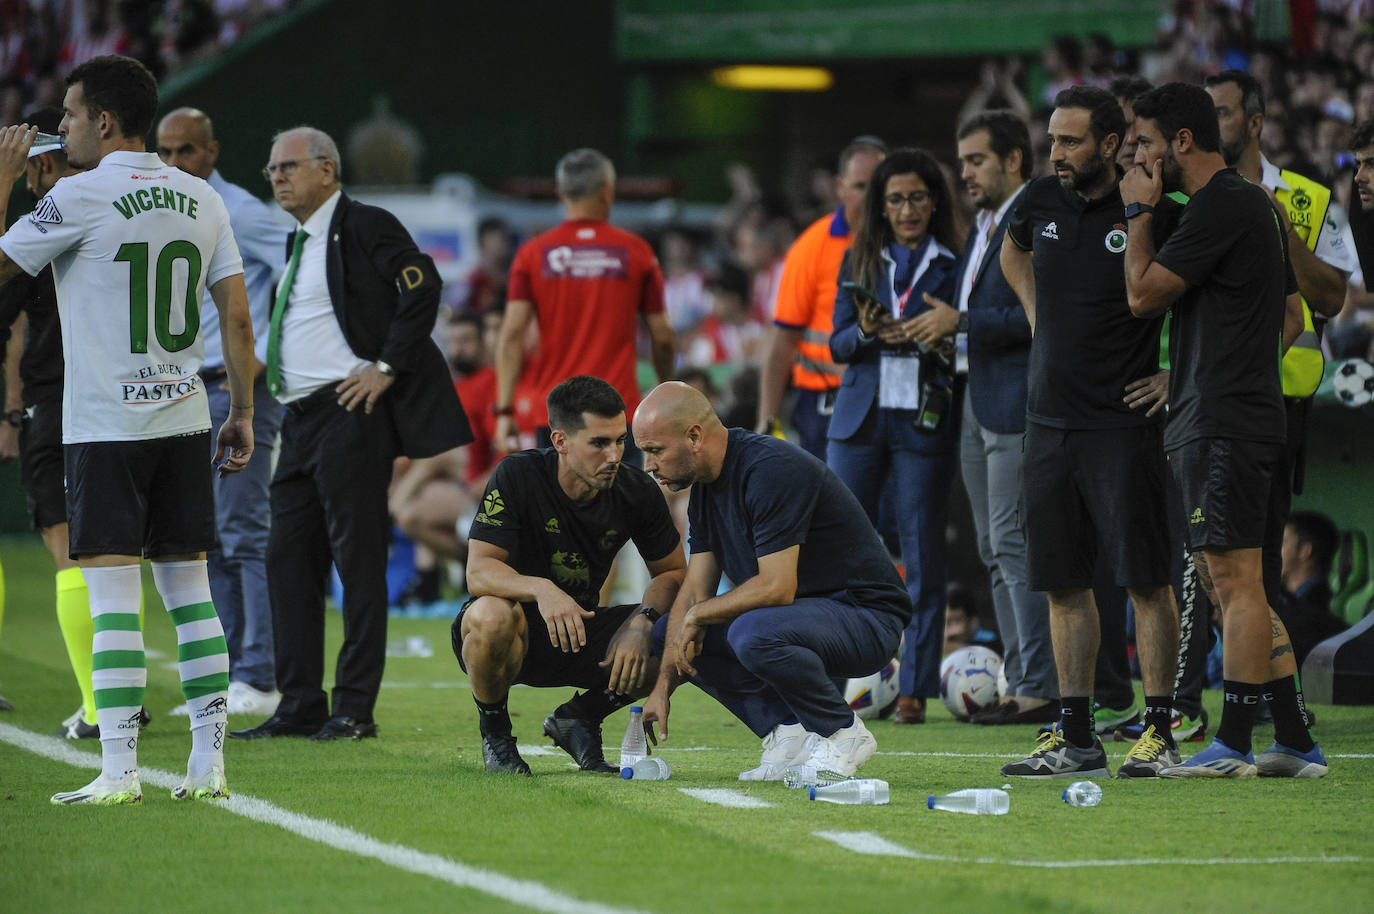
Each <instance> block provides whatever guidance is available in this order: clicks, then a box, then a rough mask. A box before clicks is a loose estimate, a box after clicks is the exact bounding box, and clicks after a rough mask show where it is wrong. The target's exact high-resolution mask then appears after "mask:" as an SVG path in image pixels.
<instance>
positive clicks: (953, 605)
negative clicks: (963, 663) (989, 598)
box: [944, 581, 1002, 657]
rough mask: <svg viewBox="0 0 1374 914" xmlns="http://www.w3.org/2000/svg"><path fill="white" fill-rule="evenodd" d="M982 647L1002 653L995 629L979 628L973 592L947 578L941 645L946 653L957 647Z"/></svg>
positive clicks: (948, 653) (980, 618) (979, 620)
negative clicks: (943, 641)
mask: <svg viewBox="0 0 1374 914" xmlns="http://www.w3.org/2000/svg"><path fill="white" fill-rule="evenodd" d="M974 645H977V646H978V647H985V648H987V649H988V650H991V651H996V652H997V654H998V655H999V656H1000V655H1001V653H1002V642H1001V641H1000V640H998V637H997V633H996V632H994V631H989V630H988V629H986V628H983V622H982V617H981V616H980V614H979V612H978V603H977V602H976V601H975V600H974V599H973V593H972V592H971V591H969V589H968V588H967V587H965V586H964V585H962V584H960V583H959V582H958V581H950V582H949V586H948V587H946V588H945V649H944V656H946V657H947V656H949V655H950V653H952V652H953V651H957V650H958V649H959V648H961V647H971V646H974Z"/></svg>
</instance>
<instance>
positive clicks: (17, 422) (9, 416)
mask: <svg viewBox="0 0 1374 914" xmlns="http://www.w3.org/2000/svg"><path fill="white" fill-rule="evenodd" d="M5 421H6V422H8V423H9V424H10V425H13V426H14V427H15V428H19V427H21V426H22V425H23V424H24V411H23V410H22V409H12V410H10V411H9V412H7V413H5Z"/></svg>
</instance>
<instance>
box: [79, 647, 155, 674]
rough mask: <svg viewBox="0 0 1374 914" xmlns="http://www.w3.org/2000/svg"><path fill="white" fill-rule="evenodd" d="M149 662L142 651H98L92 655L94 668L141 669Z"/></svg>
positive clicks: (92, 666)
mask: <svg viewBox="0 0 1374 914" xmlns="http://www.w3.org/2000/svg"><path fill="white" fill-rule="evenodd" d="M147 662H148V661H147V659H146V657H145V655H144V653H143V652H142V651H96V652H95V653H94V654H92V655H91V669H93V670H124V669H133V670H141V669H143V668H144V667H145V666H146V665H147Z"/></svg>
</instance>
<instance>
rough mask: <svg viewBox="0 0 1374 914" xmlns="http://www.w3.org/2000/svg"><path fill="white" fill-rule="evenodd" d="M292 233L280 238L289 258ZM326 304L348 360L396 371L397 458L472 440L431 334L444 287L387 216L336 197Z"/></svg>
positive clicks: (392, 391)
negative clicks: (349, 355)
mask: <svg viewBox="0 0 1374 914" xmlns="http://www.w3.org/2000/svg"><path fill="white" fill-rule="evenodd" d="M294 236H295V233H294V232H293V233H292V234H291V236H290V237H288V238H287V239H286V250H287V256H288V258H289V257H290V251H291V243H292V238H294ZM327 252H328V253H327V254H326V260H325V274H326V280H327V282H328V284H329V297H330V299H331V300H332V303H333V305H334V316H335V317H336V318H337V319H338V321H339V329H340V330H342V331H343V335H344V339H345V340H346V341H347V342H348V346H349V348H350V349H352V350H353V353H354V355H356V356H358V358H360V359H367V360H368V361H377V360H381V361H383V362H386V363H387V364H388V365H390V366H391V367H392V368H394V369H396V382H395V383H394V384H392V385H391V387H390V388H389V389H388V390H387V391H386V393H384V394H382V397H383V398H384V399H385V400H386V401H387V405H388V407H389V410H388V411H389V413H390V417H391V422H392V425H393V427H394V429H395V434H396V440H397V442H398V447H399V450H400V453H402V454H404V455H405V456H407V457H431V456H433V455H435V454H438V453H441V452H443V451H446V450H449V449H451V448H455V447H458V446H459V445H462V444H467V443H468V442H470V441H472V429H471V428H470V427H469V426H468V420H467V416H466V415H465V414H464V413H463V407H462V404H460V403H459V402H458V394H457V393H456V392H455V390H454V387H453V380H452V379H451V377H450V375H449V371H448V365H447V364H446V363H445V362H444V357H443V354H442V353H440V352H439V347H438V346H436V345H435V344H434V340H433V339H432V338H431V337H430V332H431V331H432V330H433V329H434V322H435V319H436V317H437V315H438V311H439V289H440V287H441V285H442V283H441V281H440V279H439V273H438V271H437V270H436V269H435V268H434V261H433V260H431V259H430V258H429V257H428V256H427V255H426V254H423V253H421V252H420V250H419V248H417V247H416V246H415V242H414V241H413V240H412V239H411V237H410V233H409V232H407V231H406V230H405V228H404V227H403V226H402V225H401V223H400V222H399V221H398V220H397V219H396V217H395V216H393V215H392V214H391V213H389V212H387V211H386V210H384V209H379V208H377V207H375V206H368V205H366V204H363V203H359V202H357V201H356V200H352V199H350V198H349V197H348V195H347V194H344V195H342V197H341V198H340V200H339V205H338V206H337V207H336V208H335V210H334V218H333V219H331V220H330V223H329V241H328V248H327Z"/></svg>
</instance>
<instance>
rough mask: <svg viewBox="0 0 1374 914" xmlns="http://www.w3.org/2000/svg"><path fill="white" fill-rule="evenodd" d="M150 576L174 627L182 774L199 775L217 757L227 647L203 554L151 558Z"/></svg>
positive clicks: (225, 713)
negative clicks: (184, 714)
mask: <svg viewBox="0 0 1374 914" xmlns="http://www.w3.org/2000/svg"><path fill="white" fill-rule="evenodd" d="M153 581H154V582H155V583H156V584H157V590H158V593H160V594H161V595H162V602H163V603H164V604H165V605H166V606H167V607H168V609H167V612H168V614H169V615H170V616H171V617H172V624H173V625H175V626H176V630H177V667H178V671H179V672H180V673H181V694H182V695H184V696H185V697H186V703H187V706H188V708H189V710H190V712H191V758H190V761H189V762H188V764H187V769H186V770H187V774H188V775H189V776H191V777H199V776H201V775H203V774H204V773H205V772H206V771H207V770H208V769H209V768H210V766H211V765H213V764H214V763H216V762H222V760H223V757H224V735H225V728H226V726H227V724H228V721H229V648H228V646H227V645H226V644H225V641H224V628H223V627H222V626H221V625H220V621H219V616H218V615H216V614H215V604H214V603H213V602H211V599H210V577H209V574H208V573H207V571H206V566H205V560H204V559H201V560H200V561H191V562H154V563H153Z"/></svg>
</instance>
